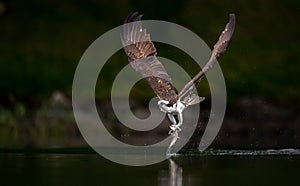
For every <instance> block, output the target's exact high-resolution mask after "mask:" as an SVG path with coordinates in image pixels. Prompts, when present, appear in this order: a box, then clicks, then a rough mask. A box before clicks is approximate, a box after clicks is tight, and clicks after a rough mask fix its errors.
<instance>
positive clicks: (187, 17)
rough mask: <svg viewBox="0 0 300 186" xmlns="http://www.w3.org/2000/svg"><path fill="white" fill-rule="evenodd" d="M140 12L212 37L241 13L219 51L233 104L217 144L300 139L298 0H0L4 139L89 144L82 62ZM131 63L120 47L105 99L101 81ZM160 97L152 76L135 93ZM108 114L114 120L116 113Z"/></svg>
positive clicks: (2, 144) (168, 53)
mask: <svg viewBox="0 0 300 186" xmlns="http://www.w3.org/2000/svg"><path fill="white" fill-rule="evenodd" d="M134 11H139V12H141V13H142V14H144V17H143V18H144V19H157V20H165V21H170V22H174V23H177V24H180V25H182V26H185V27H187V28H188V29H190V30H192V31H193V32H195V33H196V34H198V35H199V36H200V37H201V38H202V39H204V40H205V41H206V42H207V44H208V45H209V46H213V44H214V43H215V41H216V40H217V38H218V35H219V34H220V32H221V30H222V29H223V28H224V26H225V23H226V22H227V21H228V14H229V13H235V14H236V19H237V22H236V30H235V33H234V35H233V38H232V42H231V44H230V46H229V49H228V50H227V52H226V53H225V54H224V55H223V56H222V57H221V58H220V60H219V62H220V66H221V68H222V70H223V73H224V77H225V80H226V85H227V93H228V107H227V113H226V118H225V121H224V124H223V126H222V129H221V131H220V133H219V136H218V138H217V139H216V141H215V143H214V146H215V147H228V148H286V147H293V148H295V147H299V146H300V126H299V122H300V117H299V103H300V94H299V93H300V91H299V82H298V78H297V76H298V75H299V74H300V63H299V58H300V57H299V52H298V49H299V47H298V43H299V41H300V38H299V37H300V36H299V31H300V28H299V20H300V3H299V1H297V0H290V1H279V0H273V1H271V0H266V1H259V0H247V1H216V0H214V1H197V0H194V1H178V0H175V1H153V0H151V1H150V0H146V1H133V0H122V1H108V0H107V1H99V0H98V1H97V0H87V1H79V0H73V1H71V0H60V1H50V0H44V1H38V0H36V1H35V0H30V1H21V0H19V1H18V0H16V1H0V79H1V80H0V148H21V149H23V148H51V147H73V146H76V147H77V146H84V145H85V143H84V142H83V140H82V139H81V138H80V134H79V132H78V130H77V127H76V124H75V121H74V119H73V114H72V110H71V105H70V99H71V87H72V80H73V76H74V72H75V69H76V66H77V64H78V62H79V60H80V58H81V56H82V54H83V53H84V51H85V50H86V49H87V47H88V46H89V45H90V44H91V43H92V42H93V41H94V40H95V39H96V38H98V37H99V36H101V35H102V34H103V33H105V32H106V31H109V30H110V29H112V28H114V27H116V26H118V25H119V23H120V20H121V19H123V18H124V17H126V16H127V15H128V14H129V13H130V12H134ZM104 47H105V46H104ZM99 50H101V48H99ZM176 54H178V55H176ZM158 55H161V56H164V57H169V58H171V59H172V60H174V61H176V62H178V64H180V65H182V66H183V67H184V68H185V69H186V71H187V72H189V73H190V75H191V76H193V75H194V74H196V73H197V71H198V70H199V67H197V66H195V63H194V62H193V61H191V59H190V58H188V56H186V55H184V54H183V53H180V51H178V50H177V49H174V48H172V47H169V48H167V47H166V46H161V47H160V48H159V45H158ZM182 61H184V63H182ZM125 63H127V61H126V57H125V55H124V54H123V52H122V51H120V52H119V53H117V54H116V55H115V56H114V57H112V59H111V60H110V63H109V64H107V65H106V68H105V69H104V71H103V72H101V74H102V76H101V77H103V78H101V79H102V81H101V82H99V83H102V84H101V86H104V87H107V88H102V89H99V88H97V90H96V99H97V102H98V103H99V105H100V106H107V105H108V103H107V102H108V100H109V95H110V94H109V91H103V89H107V90H109V88H110V84H111V82H112V80H113V79H114V75H115V74H116V73H117V72H118V70H119V69H120V68H121V67H122V66H124V65H125ZM195 67H196V68H195ZM101 74H100V75H101ZM198 90H199V93H200V92H201V95H203V96H205V97H207V98H208V99H207V100H208V101H207V103H203V105H204V107H207V108H209V90H208V87H207V85H206V84H205V81H204V83H203V84H201V85H200V87H199V89H198ZM152 96H154V94H153V93H152V91H151V89H150V88H149V87H148V85H147V84H146V83H145V82H140V83H139V84H138V85H137V88H136V90H135V91H133V93H132V97H133V98H134V99H135V100H136V104H137V105H144V104H145V102H147V100H148V99H149V98H150V97H152ZM103 115H104V116H103V117H106V119H107V120H112V121H113V120H114V119H115V118H114V116H113V115H112V114H111V113H109V112H108V113H103ZM206 115H207V114H206ZM206 115H205V113H204V120H205V116H206ZM201 130H202V129H201V127H200V129H199V131H200V132H199V131H198V133H197V132H196V134H201ZM198 138H199V136H197V135H196V136H194V138H193V140H195V141H197V139H198Z"/></svg>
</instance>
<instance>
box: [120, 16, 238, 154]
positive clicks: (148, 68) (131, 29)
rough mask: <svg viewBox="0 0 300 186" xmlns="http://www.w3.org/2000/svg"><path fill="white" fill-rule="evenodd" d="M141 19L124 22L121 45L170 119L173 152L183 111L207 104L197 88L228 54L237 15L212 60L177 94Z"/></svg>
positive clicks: (229, 23) (231, 17)
mask: <svg viewBox="0 0 300 186" xmlns="http://www.w3.org/2000/svg"><path fill="white" fill-rule="evenodd" d="M141 18H142V15H141V14H139V13H138V12H135V13H131V14H129V15H128V16H127V17H126V18H125V20H123V21H122V24H123V25H122V26H121V33H120V36H121V42H122V45H123V48H124V51H125V54H126V55H127V57H128V61H129V63H130V65H131V66H132V67H133V68H134V69H135V70H136V71H137V72H139V73H140V74H141V75H142V77H143V78H144V79H145V80H146V81H147V82H148V84H149V85H150V86H151V88H152V89H153V91H154V92H155V94H156V95H157V97H158V98H159V101H158V106H159V108H160V109H161V111H163V112H165V113H166V114H167V115H168V118H169V119H170V121H171V123H172V124H171V125H170V129H171V130H170V132H169V134H171V135H172V136H173V140H172V141H171V144H170V145H169V149H170V148H171V146H173V145H174V144H175V142H176V140H177V139H178V132H179V131H180V130H181V129H180V126H181V125H182V123H183V117H182V112H183V110H184V109H185V108H187V107H188V106H190V105H194V104H198V103H200V102H201V101H203V100H204V98H203V97H199V96H198V95H197V90H196V86H197V85H198V83H199V82H200V80H201V78H202V77H203V76H204V75H205V73H206V72H207V71H208V70H209V69H210V68H212V67H213V65H214V64H215V63H216V61H217V58H219V57H220V55H221V54H222V53H223V52H225V50H226V48H227V46H228V44H229V41H230V39H231V37H232V34H233V31H234V28H235V15H234V14H229V22H228V23H227V25H226V26H225V29H224V30H223V31H222V33H221V35H220V36H219V39H218V41H217V43H216V44H215V45H214V47H213V50H212V54H211V57H210V59H209V60H208V62H207V63H206V65H205V66H204V67H203V68H202V70H201V71H200V72H198V74H196V75H195V76H194V77H193V79H192V80H191V81H189V82H188V83H187V84H186V85H185V86H184V87H183V89H182V90H181V91H180V92H178V91H177V90H176V88H175V87H174V85H173V84H172V81H171V78H170V77H169V75H168V73H167V72H166V70H165V68H164V66H163V65H162V63H161V62H160V61H159V60H158V59H157V57H156V55H157V51H156V48H155V46H154V44H153V42H152V41H151V40H150V35H149V34H148V33H147V32H146V29H145V28H143V27H142V25H141Z"/></svg>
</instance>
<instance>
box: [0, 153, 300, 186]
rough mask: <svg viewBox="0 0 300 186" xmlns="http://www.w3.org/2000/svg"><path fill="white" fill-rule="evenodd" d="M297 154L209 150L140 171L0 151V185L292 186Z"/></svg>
mask: <svg viewBox="0 0 300 186" xmlns="http://www.w3.org/2000/svg"><path fill="white" fill-rule="evenodd" d="M246 152H247V153H246ZM263 152H264V153H263ZM299 152H300V151H299V150H295V149H283V150H267V151H259V153H257V152H256V153H255V152H254V151H253V152H252V154H251V153H250V151H225V150H222V151H221V150H214V151H208V152H207V154H205V153H204V154H201V155H200V154H198V155H197V154H193V155H177V156H175V157H172V158H171V159H169V160H166V161H163V162H161V163H158V164H155V165H150V166H142V167H130V166H124V165H120V164H116V163H113V162H111V161H108V160H106V159H104V158H102V157H101V156H99V155H98V154H54V153H50V154H23V153H0V178H1V181H0V185H31V186H33V185H122V186H126V185H130V186H134V185H138V186H141V185H142V186H148V185H149V186H154V185H160V186H164V185H168V186H175V185H176V186H180V185H191V186H193V185H196V186H202V185H222V186H226V185H228V186H229V185H230V186H234V185H251V186H253V185H272V186H274V185H298V184H296V183H295V182H298V180H299V179H298V178H299V167H300V156H299ZM288 153H289V154H288ZM297 153H298V154H297Z"/></svg>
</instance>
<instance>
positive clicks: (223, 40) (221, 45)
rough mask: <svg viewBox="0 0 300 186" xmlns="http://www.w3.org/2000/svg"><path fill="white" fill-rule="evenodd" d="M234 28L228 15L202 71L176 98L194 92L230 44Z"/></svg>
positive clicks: (231, 16) (232, 16) (232, 19)
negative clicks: (226, 21)
mask: <svg viewBox="0 0 300 186" xmlns="http://www.w3.org/2000/svg"><path fill="white" fill-rule="evenodd" d="M234 28H235V15H234V14H229V22H228V23H227V25H226V26H225V29H224V30H223V31H222V33H221V35H220V37H219V40H218V41H217V43H216V44H215V45H214V48H213V50H212V54H211V57H210V59H209V61H208V62H207V63H206V65H205V66H204V67H203V69H202V70H201V71H200V72H199V73H198V74H197V75H196V76H195V77H194V78H193V79H192V80H191V81H189V82H188V83H187V84H186V85H185V86H184V87H183V89H182V90H181V91H180V93H179V94H178V98H181V97H183V96H184V97H185V96H187V95H189V94H192V93H191V92H192V91H194V89H195V87H196V86H197V85H198V83H199V82H200V80H201V78H202V77H203V76H204V75H205V73H206V72H207V71H208V70H209V69H211V68H212V67H213V65H214V64H215V63H216V61H217V58H218V57H220V55H221V54H223V53H224V52H225V50H226V48H227V46H228V44H229V42H230V39H231V37H232V34H233V32H234ZM188 97H189V96H188ZM199 100H203V98H199ZM199 102H200V101H199Z"/></svg>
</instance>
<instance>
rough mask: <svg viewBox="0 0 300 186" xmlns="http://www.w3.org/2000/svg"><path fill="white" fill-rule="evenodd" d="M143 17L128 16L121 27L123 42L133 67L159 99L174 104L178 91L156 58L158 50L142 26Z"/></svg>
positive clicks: (136, 14) (137, 15)
mask: <svg viewBox="0 0 300 186" xmlns="http://www.w3.org/2000/svg"><path fill="white" fill-rule="evenodd" d="M141 18H142V15H140V14H138V13H137V12H135V13H132V14H130V15H128V16H127V18H126V19H125V20H124V21H123V25H122V26H121V42H122V45H123V47H124V51H125V53H126V55H127V57H128V61H129V62H130V64H131V66H132V67H133V68H134V69H135V70H136V71H137V72H139V73H140V74H141V75H142V76H143V77H144V78H145V79H146V81H147V82H148V83H149V85H150V86H151V88H152V89H153V90H154V92H155V94H156V95H157V97H158V98H159V99H162V100H166V101H169V102H170V104H174V103H173V102H174V100H175V99H176V96H177V90H176V88H175V87H174V86H173V85H172V81H171V78H170V77H169V75H168V73H167V71H166V70H165V68H164V67H163V65H162V64H161V62H160V61H159V60H158V59H157V57H156V48H155V46H154V44H153V42H152V41H151V40H150V35H149V34H147V32H146V29H144V28H143V27H142V25H141Z"/></svg>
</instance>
